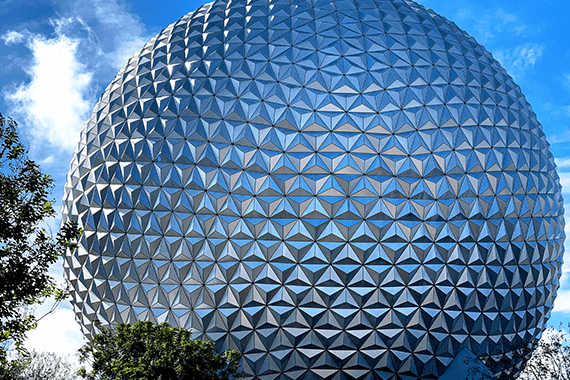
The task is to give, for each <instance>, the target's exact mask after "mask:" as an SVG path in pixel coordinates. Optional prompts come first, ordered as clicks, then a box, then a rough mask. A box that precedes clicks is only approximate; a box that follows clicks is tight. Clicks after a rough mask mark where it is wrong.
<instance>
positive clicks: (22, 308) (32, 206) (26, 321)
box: [0, 114, 80, 346]
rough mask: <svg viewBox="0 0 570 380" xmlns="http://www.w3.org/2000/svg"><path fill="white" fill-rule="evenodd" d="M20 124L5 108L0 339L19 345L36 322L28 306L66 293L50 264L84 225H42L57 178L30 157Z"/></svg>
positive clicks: (1, 126) (0, 173)
mask: <svg viewBox="0 0 570 380" xmlns="http://www.w3.org/2000/svg"><path fill="white" fill-rule="evenodd" d="M16 127H17V124H16V122H15V121H13V120H12V119H6V118H4V117H3V116H2V114H0V342H6V341H8V340H11V341H14V342H15V343H16V345H17V346H19V345H20V344H21V342H22V341H23V339H24V338H25V333H26V331H29V330H30V329H32V328H34V327H35V324H36V318H35V317H34V315H33V314H31V313H30V312H29V310H28V308H29V307H31V306H33V305H36V304H39V303H42V302H43V301H44V300H45V299H47V298H48V297H55V299H56V300H61V299H62V298H64V297H65V295H66V294H65V291H64V290H63V289H60V288H58V286H57V284H56V282H55V280H54V279H53V277H52V276H51V275H50V274H49V273H48V269H49V267H50V265H52V264H54V263H55V262H56V261H57V259H58V258H59V257H60V256H61V255H62V254H63V253H64V252H65V250H66V249H67V248H70V247H71V246H72V241H73V240H74V239H75V238H77V237H78V236H79V233H80V231H79V229H78V228H77V226H76V225H74V224H69V223H68V224H66V225H64V226H63V227H62V228H61V230H60V232H59V233H58V234H57V236H56V237H55V238H53V237H50V236H49V235H48V233H47V232H46V230H45V229H44V228H41V226H40V224H41V223H42V222H43V221H44V220H45V219H46V218H49V217H52V216H55V210H54V208H53V201H52V200H51V199H50V192H51V190H52V188H53V179H52V178H51V177H50V176H49V175H47V174H44V173H42V171H41V170H40V167H39V166H38V164H36V163H35V162H34V161H32V160H30V159H29V158H28V155H27V150H26V148H25V147H24V145H23V144H22V143H21V142H20V139H19V137H18V133H17V130H16Z"/></svg>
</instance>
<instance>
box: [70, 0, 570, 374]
mask: <svg viewBox="0 0 570 380" xmlns="http://www.w3.org/2000/svg"><path fill="white" fill-rule="evenodd" d="M562 204H563V202H562V198H561V188H560V184H559V180H558V176H557V174H556V172H555V165H554V160H553V157H552V154H551V153H550V149H549V145H548V143H547V142H546V140H545V136H544V133H543V131H542V128H541V126H540V124H539V123H538V121H537V120H536V116H535V114H534V113H533V112H532V110H531V108H530V106H529V104H528V103H527V101H526V100H525V97H524V96H523V95H522V93H521V91H520V89H519V87H518V86H517V85H516V84H515V83H514V82H513V80H512V78H511V77H509V76H508V75H507V74H506V72H505V70H504V69H503V68H502V67H501V66H500V64H499V63H498V62H497V61H496V60H494V59H493V58H492V57H491V55H490V54H489V53H488V52H487V51H486V50H485V49H484V48H483V47H482V46H481V45H479V44H478V43H477V42H476V41H475V40H474V39H473V38H472V37H470V36H468V35H467V34H466V33H465V32H464V31H462V30H460V29H459V28H458V27H457V26H456V25H455V24H453V23H451V22H449V21H448V20H446V19H444V18H443V17H441V16H439V15H437V14H434V13H433V12H432V11H431V10H428V9H426V8H424V7H422V6H420V5H418V4H416V3H414V2H412V1H408V0H294V1H289V0H217V1H215V2H214V3H212V4H208V5H204V6H202V7H201V8H199V9H198V10H196V11H195V12H193V13H190V14H188V15H187V16H185V17H183V18H182V19H180V20H179V21H178V22H176V23H174V24H173V25H171V26H169V27H168V28H166V29H165V30H163V31H162V32H161V33H160V34H159V35H158V36H157V37H155V38H154V39H153V40H151V41H150V42H149V43H148V44H147V45H146V46H145V47H144V48H143V49H142V50H141V51H140V52H139V53H138V54H136V55H135V56H134V57H133V58H131V59H130V60H129V62H128V64H127V65H126V66H125V68H124V69H123V70H121V71H120V72H119V74H118V75H117V77H116V78H115V79H114V81H113V82H112V83H111V84H110V85H109V87H108V88H107V89H106V91H105V92H104V94H103V95H102V97H101V99H100V101H99V103H98V104H97V105H96V107H95V109H94V111H93V113H92V116H91V118H90V120H89V122H88V124H87V126H86V128H85V130H84V131H83V133H82V135H81V141H80V145H79V148H78V151H77V153H76V157H75V158H74V160H73V162H72V164H71V169H70V172H69V176H68V184H67V187H66V197H65V200H64V220H73V221H77V222H78V223H79V224H80V226H81V227H83V228H84V229H85V233H84V235H83V236H82V238H81V241H80V246H79V249H78V250H76V252H74V253H73V254H69V255H67V256H66V260H65V266H66V275H67V277H68V279H69V281H70V282H71V284H72V286H73V288H74V293H73V303H74V305H75V310H76V313H77V316H78V319H79V321H80V323H81V324H82V326H83V329H84V330H83V331H84V333H86V334H91V333H92V332H93V331H94V330H93V328H94V327H93V324H92V322H93V320H95V319H99V320H100V321H101V322H102V323H103V324H116V323H119V322H134V321H136V320H139V319H142V320H152V321H167V322H169V323H170V324H172V325H176V326H181V327H186V328H192V329H193V330H194V331H195V333H194V337H196V338H206V339H210V340H213V341H215V342H216V343H217V346H218V348H219V349H227V348H232V349H238V350H239V351H241V352H243V353H244V355H245V356H244V359H243V368H244V370H245V372H246V374H248V375H250V376H257V377H258V378H261V379H274V378H282V379H297V378H299V379H300V378H306V379H318V378H331V379H345V378H358V379H364V378H370V379H373V378H382V379H388V378H400V379H402V378H409V379H415V378H425V379H429V378H436V377H437V376H438V375H440V374H441V373H442V372H443V371H444V370H445V367H446V366H447V365H448V364H449V363H450V362H451V360H452V359H453V358H454V357H455V355H456V354H457V353H458V352H459V351H460V350H461V349H462V348H464V347H466V348H469V349H470V350H471V351H473V352H474V353H475V354H477V355H479V356H483V357H489V356H493V355H494V356H493V357H496V358H500V357H501V355H503V354H505V353H508V351H509V350H510V349H511V347H512V345H513V344H516V343H518V342H521V341H522V342H529V341H532V340H533V339H536V338H537V337H538V336H539V335H540V333H541V332H542V330H543V329H544V327H545V323H546V320H547V319H548V317H549V313H550V310H551V308H552V304H553V300H554V297H555V293H556V290H557V288H558V286H559V283H558V280H559V275H560V268H561V263H562V254H563V248H562V247H563V240H564V232H563V230H564V221H563V208H562Z"/></svg>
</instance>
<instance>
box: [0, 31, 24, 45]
mask: <svg viewBox="0 0 570 380" xmlns="http://www.w3.org/2000/svg"><path fill="white" fill-rule="evenodd" d="M2 39H3V40H4V43H5V44H6V45H10V44H21V43H22V42H24V41H25V40H26V37H25V36H24V33H19V32H15V31H13V30H11V31H9V32H8V33H6V34H5V35H3V36H2Z"/></svg>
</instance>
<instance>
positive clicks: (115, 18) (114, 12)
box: [94, 0, 150, 70]
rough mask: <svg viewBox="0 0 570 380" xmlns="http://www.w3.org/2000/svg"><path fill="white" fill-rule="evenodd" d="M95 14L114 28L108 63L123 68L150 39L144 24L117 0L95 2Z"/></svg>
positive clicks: (104, 23) (109, 26)
mask: <svg viewBox="0 0 570 380" xmlns="http://www.w3.org/2000/svg"><path fill="white" fill-rule="evenodd" d="M94 7H95V16H96V17H97V20H98V21H99V22H100V23H101V24H103V25H105V27H106V28H108V29H110V30H113V36H114V38H113V44H114V49H113V50H112V51H111V52H110V53H109V54H108V55H107V57H106V58H107V64H108V65H110V66H111V67H113V68H114V69H116V70H119V69H121V68H122V67H123V66H124V65H125V64H126V63H127V60H128V59H129V58H130V57H131V56H133V54H135V53H136V52H137V51H139V50H140V49H141V48H142V47H143V46H144V44H145V43H146V42H147V41H148V40H149V39H150V36H148V35H146V33H145V29H144V26H143V25H142V24H141V23H140V22H139V21H138V20H137V19H136V18H135V17H134V16H133V15H132V14H130V13H129V12H127V10H126V9H125V6H124V4H119V3H117V2H116V1H102V0H97V1H95V2H94Z"/></svg>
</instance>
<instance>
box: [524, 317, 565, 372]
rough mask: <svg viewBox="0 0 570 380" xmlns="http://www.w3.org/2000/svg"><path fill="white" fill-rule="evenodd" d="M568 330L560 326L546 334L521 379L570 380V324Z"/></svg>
mask: <svg viewBox="0 0 570 380" xmlns="http://www.w3.org/2000/svg"><path fill="white" fill-rule="evenodd" d="M568 328H569V331H566V330H564V329H563V328H562V326H560V327H559V328H558V329H554V328H549V329H548V330H546V331H545V332H544V334H543V337H542V339H541V340H540V341H539V342H538V344H537V345H536V349H535V350H534V352H533V354H532V356H531V358H530V360H529V361H528V362H527V363H526V365H525V367H524V369H523V372H522V375H521V376H520V377H519V378H520V379H528V380H543V379H554V380H570V323H569V324H568Z"/></svg>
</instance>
